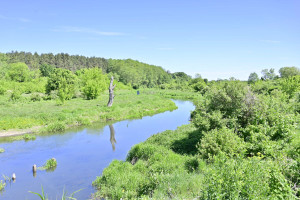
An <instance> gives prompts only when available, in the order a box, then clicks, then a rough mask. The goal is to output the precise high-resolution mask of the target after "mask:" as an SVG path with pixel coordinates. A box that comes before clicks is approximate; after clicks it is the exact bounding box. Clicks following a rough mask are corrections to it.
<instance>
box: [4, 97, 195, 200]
mask: <svg viewBox="0 0 300 200" xmlns="http://www.w3.org/2000/svg"><path fill="white" fill-rule="evenodd" d="M174 102H175V103H176V105H177V106H178V109H177V110H174V111H171V112H170V111H167V112H164V113H160V114H156V115H154V116H147V117H143V118H142V119H135V120H125V121H120V122H115V123H112V122H110V123H105V124H104V123H102V124H93V125H92V126H89V127H85V128H76V129H73V130H69V131H66V132H64V133H58V134H51V135H49V136H37V138H36V140H34V141H27V142H25V141H15V142H11V143H6V142H3V141H2V142H1V140H0V147H2V148H4V149H5V152H4V153H1V154H0V176H1V177H0V180H1V179H3V178H2V174H4V175H6V176H11V175H12V173H15V174H16V176H17V179H16V181H15V182H14V183H13V182H11V183H7V186H6V187H5V190H4V191H2V192H0V199H1V200H2V199H3V200H22V199H30V200H38V199H39V198H38V196H36V195H34V194H31V193H29V192H28V191H34V192H39V193H41V185H42V186H43V188H44V191H45V193H47V194H48V197H49V199H50V200H52V199H54V200H55V199H60V198H61V195H62V192H63V190H65V191H67V192H68V193H72V192H74V191H77V190H78V189H83V190H81V191H80V192H78V193H76V195H75V196H74V197H76V198H77V199H78V200H81V199H89V198H90V195H91V194H92V193H94V192H95V190H94V188H93V187H92V185H91V184H92V182H93V181H94V180H95V179H96V176H99V175H101V172H102V170H103V169H104V168H105V167H107V166H108V165H109V163H110V162H111V161H112V160H114V159H118V160H125V158H126V155H127V153H128V151H129V150H130V148H131V147H132V146H133V145H134V144H137V143H140V142H142V141H145V140H146V139H147V138H149V137H150V136H151V135H153V134H156V133H159V132H162V131H165V130H175V129H176V128H177V127H178V126H181V125H183V124H188V123H189V117H190V112H191V111H192V110H193V109H194V106H193V104H192V103H191V102H189V101H178V100H175V101H174ZM52 157H54V158H56V160H57V163H58V166H57V167H56V169H55V170H54V171H52V172H46V171H37V173H36V175H35V176H33V173H32V170H31V169H32V165H33V164H36V165H37V166H42V165H43V164H44V163H45V161H46V160H48V159H50V158H52Z"/></svg>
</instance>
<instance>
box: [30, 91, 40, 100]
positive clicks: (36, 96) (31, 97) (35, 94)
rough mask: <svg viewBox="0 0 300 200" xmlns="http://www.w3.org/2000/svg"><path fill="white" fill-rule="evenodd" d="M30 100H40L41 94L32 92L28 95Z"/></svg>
mask: <svg viewBox="0 0 300 200" xmlns="http://www.w3.org/2000/svg"><path fill="white" fill-rule="evenodd" d="M30 100H31V101H33V102H35V101H41V100H42V95H40V94H39V93H33V94H31V95H30Z"/></svg>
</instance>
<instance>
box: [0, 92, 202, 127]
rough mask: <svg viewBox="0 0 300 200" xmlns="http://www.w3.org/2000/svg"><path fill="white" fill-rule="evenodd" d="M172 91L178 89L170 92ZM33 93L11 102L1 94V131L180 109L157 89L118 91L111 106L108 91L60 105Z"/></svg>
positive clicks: (73, 123)
mask: <svg viewBox="0 0 300 200" xmlns="http://www.w3.org/2000/svg"><path fill="white" fill-rule="evenodd" d="M117 87H118V86H116V88H117ZM52 93H55V91H52ZM171 93H174V91H173V92H168V94H171ZM174 94H175V93H174ZM184 94H189V95H192V94H190V93H187V92H182V94H180V96H182V95H184ZM50 95H51V93H50V94H49V96H45V97H44V98H49V97H50ZM178 95H179V94H178ZM30 96H31V95H28V97H25V96H24V97H23V98H22V101H7V99H8V98H9V95H8V94H6V95H4V96H0V110H1V116H0V130H8V129H15V128H18V129H24V128H33V129H43V132H61V131H63V130H65V129H66V128H67V127H69V126H72V125H80V124H90V123H92V122H95V121H101V122H105V121H106V120H108V119H110V120H124V119H130V118H139V117H143V116H146V115H153V114H156V113H160V112H164V111H167V110H173V109H175V108H176V105H175V104H174V102H172V101H171V100H167V99H166V98H165V97H164V94H160V93H159V91H155V90H154V91H153V90H152V92H151V91H150V90H147V92H146V91H145V92H144V91H141V95H137V94H136V91H133V90H117V91H116V97H115V105H114V107H113V108H107V94H101V98H99V99H93V100H90V101H89V102H88V103H87V101H86V100H85V99H81V98H75V99H71V100H69V101H67V102H65V104H62V105H60V106H58V105H57V102H56V100H48V101H35V102H32V101H31V100H30ZM53 96H57V95H56V94H53ZM180 96H178V97H177V98H179V97H180ZM195 96H197V95H194V97H195ZM191 97H192V96H191ZM173 98H176V96H174V97H173ZM138 102H140V103H138ZM41 108H43V109H41ZM39 126H40V127H39Z"/></svg>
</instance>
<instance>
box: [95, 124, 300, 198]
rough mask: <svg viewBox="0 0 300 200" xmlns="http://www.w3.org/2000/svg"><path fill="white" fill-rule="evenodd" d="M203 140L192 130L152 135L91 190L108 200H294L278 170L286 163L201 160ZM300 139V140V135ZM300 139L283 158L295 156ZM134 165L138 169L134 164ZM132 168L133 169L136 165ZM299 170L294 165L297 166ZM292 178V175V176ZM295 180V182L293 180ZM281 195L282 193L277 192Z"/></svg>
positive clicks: (219, 157) (258, 158) (255, 158)
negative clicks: (278, 198) (200, 145)
mask: <svg viewBox="0 0 300 200" xmlns="http://www.w3.org/2000/svg"><path fill="white" fill-rule="evenodd" d="M202 136H203V135H202V134H201V133H200V132H199V130H197V129H196V128H195V127H194V126H193V125H184V126H181V127H179V128H178V129H177V130H175V131H165V132H163V133H160V134H157V135H153V136H152V137H150V138H149V139H148V140H147V141H145V142H143V143H140V144H137V145H135V146H134V147H133V148H132V149H131V150H130V152H129V154H128V156H127V159H126V161H125V162H124V161H118V160H114V161H113V162H112V163H111V164H110V165H109V167H107V168H106V169H105V170H104V171H103V173H102V176H100V177H97V179H96V180H95V181H94V182H93V185H94V186H96V187H97V188H98V191H97V192H96V193H95V194H94V195H95V197H96V198H100V197H104V198H106V199H120V198H123V199H137V198H142V199H150V198H151V199H173V198H174V199H194V198H199V199H277V197H278V196H282V197H283V198H282V199H294V198H295V196H293V194H292V191H291V190H290V188H289V185H288V183H287V181H286V180H285V179H284V176H282V175H281V174H280V169H282V168H284V167H285V168H287V167H290V169H289V170H292V168H293V167H291V165H292V163H289V164H288V163H284V162H285V160H284V159H282V160H273V159H269V158H264V157H263V155H257V156H253V157H248V158H245V157H243V156H238V157H234V158H228V157H227V156H226V155H224V154H219V155H217V156H215V157H214V159H213V160H210V161H207V160H205V159H202V158H201V157H199V149H198V145H197V143H198V141H199V140H200V138H201V137H202ZM298 136H299V135H298ZM299 139H300V138H299V137H298V138H294V140H293V142H292V143H291V144H292V146H291V147H289V148H287V149H285V150H283V152H282V153H292V151H293V148H297V145H298V144H299ZM134 162H136V163H134ZM133 164H134V165H133ZM294 164H295V163H294ZM289 173H290V174H292V171H289ZM294 178H296V177H294ZM279 189H280V190H279Z"/></svg>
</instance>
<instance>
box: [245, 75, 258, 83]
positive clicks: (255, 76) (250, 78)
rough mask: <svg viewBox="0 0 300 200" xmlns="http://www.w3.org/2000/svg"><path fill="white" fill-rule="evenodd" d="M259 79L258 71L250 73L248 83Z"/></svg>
mask: <svg viewBox="0 0 300 200" xmlns="http://www.w3.org/2000/svg"><path fill="white" fill-rule="evenodd" d="M258 80H259V77H258V75H257V73H255V72H252V73H251V74H250V75H249V78H248V83H255V82H256V81H258Z"/></svg>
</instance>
